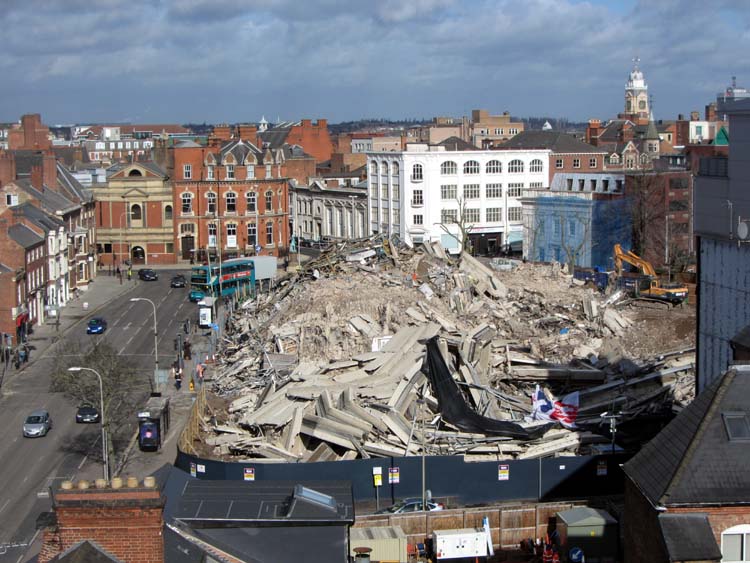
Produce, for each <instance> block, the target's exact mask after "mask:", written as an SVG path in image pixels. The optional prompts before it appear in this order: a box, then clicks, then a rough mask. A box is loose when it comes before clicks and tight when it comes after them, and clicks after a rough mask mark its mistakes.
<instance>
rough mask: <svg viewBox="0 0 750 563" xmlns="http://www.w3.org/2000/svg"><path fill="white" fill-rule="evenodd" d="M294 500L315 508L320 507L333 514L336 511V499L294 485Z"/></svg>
mask: <svg viewBox="0 0 750 563" xmlns="http://www.w3.org/2000/svg"><path fill="white" fill-rule="evenodd" d="M294 498H295V499H299V500H304V501H307V502H310V503H312V504H315V505H317V506H322V507H323V508H327V509H329V510H333V511H334V512H335V511H336V499H335V498H333V497H332V496H331V495H326V494H324V493H321V492H318V491H316V490H315V489H310V488H308V487H303V486H302V485H296V486H295V487H294Z"/></svg>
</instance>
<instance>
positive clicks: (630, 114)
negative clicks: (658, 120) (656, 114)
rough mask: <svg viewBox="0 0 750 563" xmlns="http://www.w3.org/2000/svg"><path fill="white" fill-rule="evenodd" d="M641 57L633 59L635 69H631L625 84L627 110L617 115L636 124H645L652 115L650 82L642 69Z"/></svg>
mask: <svg viewBox="0 0 750 563" xmlns="http://www.w3.org/2000/svg"><path fill="white" fill-rule="evenodd" d="M640 62H641V59H639V58H638V57H636V58H634V59H633V69H632V70H631V71H630V75H629V76H628V81H627V83H626V84H625V111H623V113H621V114H619V115H618V116H617V117H618V119H621V120H628V121H632V122H633V123H635V124H636V125H645V124H647V123H648V121H649V119H650V116H651V108H650V101H649V97H648V84H647V83H646V79H645V78H644V77H643V72H642V71H641V69H640Z"/></svg>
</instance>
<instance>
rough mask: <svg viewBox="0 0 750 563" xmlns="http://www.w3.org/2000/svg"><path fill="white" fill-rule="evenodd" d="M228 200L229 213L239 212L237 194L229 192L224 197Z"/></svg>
mask: <svg viewBox="0 0 750 563" xmlns="http://www.w3.org/2000/svg"><path fill="white" fill-rule="evenodd" d="M224 199H225V200H226V206H227V213H236V212H237V194H236V193H234V192H227V193H226V195H225V196H224Z"/></svg>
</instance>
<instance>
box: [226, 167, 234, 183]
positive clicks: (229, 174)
mask: <svg viewBox="0 0 750 563" xmlns="http://www.w3.org/2000/svg"><path fill="white" fill-rule="evenodd" d="M227 180H234V164H227Z"/></svg>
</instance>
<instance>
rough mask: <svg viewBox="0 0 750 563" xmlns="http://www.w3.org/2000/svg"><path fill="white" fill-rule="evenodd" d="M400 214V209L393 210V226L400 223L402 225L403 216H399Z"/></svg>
mask: <svg viewBox="0 0 750 563" xmlns="http://www.w3.org/2000/svg"><path fill="white" fill-rule="evenodd" d="M399 213H400V212H399V210H398V209H394V210H393V214H392V217H393V224H394V225H398V224H399V223H401V216H400V214H399Z"/></svg>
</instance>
